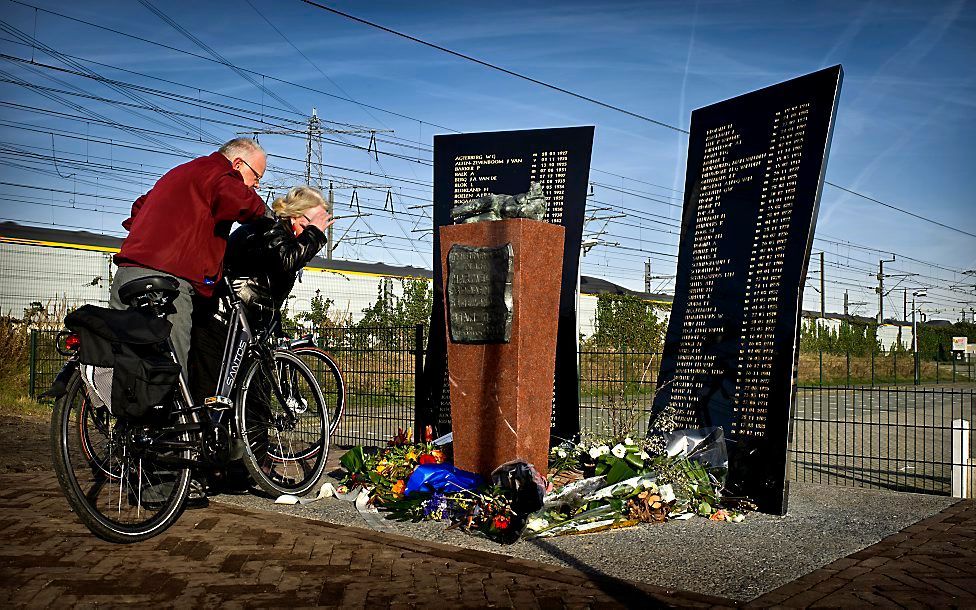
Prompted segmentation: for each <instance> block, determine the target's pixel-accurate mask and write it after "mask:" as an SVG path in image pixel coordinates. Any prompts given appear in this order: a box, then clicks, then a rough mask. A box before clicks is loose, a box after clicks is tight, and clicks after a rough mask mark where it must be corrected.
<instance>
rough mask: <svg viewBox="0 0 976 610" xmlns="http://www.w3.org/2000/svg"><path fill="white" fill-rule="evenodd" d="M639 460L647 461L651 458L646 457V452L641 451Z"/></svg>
mask: <svg viewBox="0 0 976 610" xmlns="http://www.w3.org/2000/svg"><path fill="white" fill-rule="evenodd" d="M640 459H642V460H649V459H651V456H649V455H647V452H646V451H641V452H640Z"/></svg>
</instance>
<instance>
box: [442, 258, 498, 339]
mask: <svg viewBox="0 0 976 610" xmlns="http://www.w3.org/2000/svg"><path fill="white" fill-rule="evenodd" d="M512 262H513V252H512V244H505V245H504V246H497V247H485V248H480V247H474V246H462V245H459V244H455V245H453V246H451V251H450V252H448V253H447V316H448V326H449V327H450V332H451V341H453V342H454V343H508V342H509V341H510V340H511V339H512V271H513V267H512Z"/></svg>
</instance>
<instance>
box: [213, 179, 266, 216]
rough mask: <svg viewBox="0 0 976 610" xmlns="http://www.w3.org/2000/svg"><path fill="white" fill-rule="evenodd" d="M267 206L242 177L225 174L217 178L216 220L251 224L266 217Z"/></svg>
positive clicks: (214, 213) (214, 212) (215, 193)
mask: <svg viewBox="0 0 976 610" xmlns="http://www.w3.org/2000/svg"><path fill="white" fill-rule="evenodd" d="M264 211H265V205H264V202H263V201H261V197H259V196H258V194H257V193H255V192H254V189H252V188H250V187H249V186H247V185H246V184H244V181H243V180H241V178H240V176H239V175H238V176H236V177H235V176H233V175H231V174H224V175H222V176H220V177H219V178H217V187H216V190H215V192H214V207H213V215H214V219H215V220H216V221H218V222H220V221H236V222H240V223H245V222H249V221H251V220H254V219H255V218H260V217H261V216H264Z"/></svg>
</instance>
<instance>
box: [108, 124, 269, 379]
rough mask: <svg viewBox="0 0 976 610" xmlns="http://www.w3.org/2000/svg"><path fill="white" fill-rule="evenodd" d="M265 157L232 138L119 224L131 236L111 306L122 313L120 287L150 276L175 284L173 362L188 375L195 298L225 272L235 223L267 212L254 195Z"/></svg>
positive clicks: (164, 180) (171, 175) (120, 258)
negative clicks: (226, 252)
mask: <svg viewBox="0 0 976 610" xmlns="http://www.w3.org/2000/svg"><path fill="white" fill-rule="evenodd" d="M267 162H268V158H267V155H266V153H265V152H264V150H263V149H262V148H261V146H260V145H258V143H257V142H254V141H253V140H249V139H247V138H237V139H234V140H231V141H230V142H227V143H226V144H224V145H223V146H221V147H220V150H218V151H217V152H215V153H213V154H211V155H209V156H206V157H200V158H199V159H194V160H193V161H190V162H189V163H184V164H183V165H180V166H178V167H175V168H173V169H171V170H170V171H168V172H166V174H164V175H163V177H161V178H160V179H159V180H158V181H157V182H156V184H155V186H153V188H152V190H150V191H149V192H148V193H146V194H145V195H143V196H142V197H140V198H139V199H136V201H135V203H134V204H133V205H132V215H131V217H130V218H129V219H128V220H126V221H125V222H123V223H122V226H123V227H125V228H126V230H128V231H129V236H128V237H126V238H125V241H123V242H122V249H121V250H120V251H119V253H118V254H116V255H115V259H114V260H115V264H116V265H118V266H119V269H118V273H117V274H116V275H115V278H114V279H113V281H112V291H111V299H110V305H111V306H112V307H114V308H116V309H123V308H124V305H123V304H122V302H121V300H119V288H120V287H121V286H122V285H123V284H125V283H126V282H130V281H132V280H135V279H139V278H141V277H147V276H150V275H168V276H171V277H173V278H175V279H176V280H177V281H179V283H180V295H179V296H178V297H177V298H176V301H175V302H174V305H175V306H176V313H174V314H172V315H170V317H169V321H170V322H171V323H172V324H173V331H172V335H171V337H172V341H173V347H174V349H175V350H176V358H177V360H179V363H180V364H181V365H182V366H183V370H184V371H186V365H187V361H188V359H187V355H188V353H189V351H190V326H191V318H190V315H191V313H192V312H193V301H192V298H193V296H194V295H199V297H210V296H212V295H213V290H214V285H215V284H216V283H217V282H219V281H220V277H221V273H222V270H223V262H224V250H225V249H226V247H227V236H228V234H229V233H230V229H231V226H232V225H233V223H234V222H241V223H245V222H249V221H251V220H254V219H255V218H259V217H261V216H263V215H265V213H266V209H265V205H264V202H263V201H262V200H261V198H260V197H259V196H258V194H257V193H256V192H255V189H256V188H257V187H258V184H259V183H260V181H261V178H262V177H263V176H264V171H265V168H266V167H267Z"/></svg>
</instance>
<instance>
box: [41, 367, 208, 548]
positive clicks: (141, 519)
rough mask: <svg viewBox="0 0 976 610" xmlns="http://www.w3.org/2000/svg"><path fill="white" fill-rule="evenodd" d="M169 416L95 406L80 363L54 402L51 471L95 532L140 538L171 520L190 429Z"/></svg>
mask: <svg viewBox="0 0 976 610" xmlns="http://www.w3.org/2000/svg"><path fill="white" fill-rule="evenodd" d="M178 419H181V418H177V417H175V416H173V417H171V421H168V422H155V423H153V424H136V423H133V422H129V421H127V420H122V419H119V418H117V417H115V416H113V415H112V414H111V413H110V412H109V410H108V408H107V407H104V406H101V407H96V406H95V405H94V404H93V403H92V401H91V400H90V399H89V398H88V395H87V392H86V389H85V385H84V382H83V381H82V378H81V374H80V372H79V371H78V370H76V371H75V372H74V374H72V376H71V378H70V379H69V381H68V384H67V392H66V393H65V394H64V396H61V397H60V398H59V399H58V400H57V401H56V402H55V404H54V412H53V414H52V418H51V443H52V447H51V449H52V451H51V454H52V458H53V462H54V471H55V473H56V474H57V477H58V483H59V484H60V486H61V490H62V491H63V492H64V495H65V498H67V500H68V504H70V505H71V508H72V510H73V511H74V513H75V514H76V515H78V518H79V519H80V520H81V521H82V523H84V524H85V526H86V527H88V529H89V530H91V532H92V533H93V534H95V535H96V536H98V537H99V538H102V539H103V540H107V541H109V542H116V543H123V544H124V543H131V542H140V541H142V540H146V539H147V538H151V537H153V536H156V535H158V534H160V533H162V532H163V531H165V530H166V528H168V527H169V526H170V525H172V524H173V523H174V522H175V521H176V520H177V519H178V518H179V516H180V514H181V513H182V512H183V508H184V506H185V503H186V497H187V493H188V491H189V485H190V468H189V467H188V466H187V461H188V460H189V457H190V455H189V449H188V440H189V439H188V435H187V433H186V432H179V433H177V432H173V431H172V426H173V424H175V423H177V420H178Z"/></svg>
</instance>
